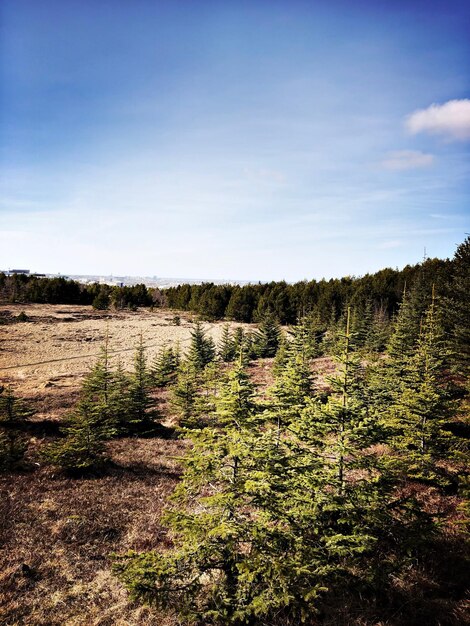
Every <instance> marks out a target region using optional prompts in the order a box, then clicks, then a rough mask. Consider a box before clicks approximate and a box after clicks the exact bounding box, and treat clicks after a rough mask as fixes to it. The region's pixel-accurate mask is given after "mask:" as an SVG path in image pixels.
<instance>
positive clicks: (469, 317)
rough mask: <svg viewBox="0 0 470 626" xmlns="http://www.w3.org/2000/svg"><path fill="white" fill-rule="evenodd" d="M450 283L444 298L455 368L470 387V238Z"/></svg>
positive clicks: (459, 250)
mask: <svg viewBox="0 0 470 626" xmlns="http://www.w3.org/2000/svg"><path fill="white" fill-rule="evenodd" d="M451 271H452V274H451V281H450V285H449V289H448V295H447V298H446V299H445V306H446V317H447V322H448V326H449V327H450V335H451V340H452V353H453V355H452V362H453V366H454V368H455V369H456V370H457V372H459V373H460V374H461V375H462V376H463V377H465V378H466V381H467V386H469V385H470V237H467V238H466V239H465V241H464V242H463V243H462V244H460V246H459V247H458V248H457V250H456V252H455V256H454V259H453V261H452V270H451Z"/></svg>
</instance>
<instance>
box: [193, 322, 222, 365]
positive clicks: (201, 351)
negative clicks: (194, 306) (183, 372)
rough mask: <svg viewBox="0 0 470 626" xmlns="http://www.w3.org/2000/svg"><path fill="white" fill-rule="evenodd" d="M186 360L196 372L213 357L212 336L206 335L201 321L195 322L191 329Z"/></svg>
mask: <svg viewBox="0 0 470 626" xmlns="http://www.w3.org/2000/svg"><path fill="white" fill-rule="evenodd" d="M187 359H188V362H189V363H190V365H191V367H193V368H194V369H195V370H196V371H197V372H200V371H202V370H203V369H204V368H205V366H206V365H207V364H208V363H210V362H211V361H213V360H214V359H215V346H214V341H213V339H212V337H207V336H206V333H205V330H204V328H203V326H202V324H201V322H196V323H195V325H194V328H193V329H192V330H191V345H190V346H189V352H188V357H187Z"/></svg>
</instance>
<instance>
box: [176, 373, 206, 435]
mask: <svg viewBox="0 0 470 626" xmlns="http://www.w3.org/2000/svg"><path fill="white" fill-rule="evenodd" d="M197 390H198V376H197V372H196V370H195V369H194V367H192V365H191V364H190V363H189V362H188V361H183V362H182V363H180V366H179V369H178V374H177V376H176V382H175V384H174V386H173V387H172V390H171V404H172V406H173V408H174V410H175V411H176V414H177V416H178V418H179V424H180V426H183V427H193V426H197V425H198V424H199V422H198V420H197V419H196V417H195V416H194V407H195V403H196V398H197Z"/></svg>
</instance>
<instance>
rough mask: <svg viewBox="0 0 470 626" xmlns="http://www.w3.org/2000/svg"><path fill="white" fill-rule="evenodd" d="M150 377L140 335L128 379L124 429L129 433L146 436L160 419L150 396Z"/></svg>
mask: <svg viewBox="0 0 470 626" xmlns="http://www.w3.org/2000/svg"><path fill="white" fill-rule="evenodd" d="M151 383H152V381H151V375H150V371H149V369H148V367H147V357H146V353H145V345H144V341H143V337H142V335H141V336H140V339H139V343H138V344H137V346H136V349H135V354H134V371H133V372H132V373H131V376H130V379H129V390H128V402H129V404H128V407H129V408H128V417H127V421H126V428H127V431H128V432H129V433H140V434H147V433H149V432H152V431H153V430H154V429H155V426H156V425H157V423H156V420H157V419H158V418H159V417H160V414H159V412H158V411H157V409H156V406H155V400H154V399H153V397H152V396H151V393H150V390H151Z"/></svg>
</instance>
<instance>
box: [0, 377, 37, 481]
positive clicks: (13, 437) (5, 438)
mask: <svg viewBox="0 0 470 626" xmlns="http://www.w3.org/2000/svg"><path fill="white" fill-rule="evenodd" d="M31 415H33V411H32V410H31V409H29V408H28V407H27V406H26V405H25V404H24V403H23V402H22V401H21V400H19V399H18V398H17V397H16V396H15V395H14V393H13V389H12V388H11V387H0V471H4V470H11V469H15V468H16V467H18V465H19V464H20V463H21V460H22V459H23V456H24V453H25V451H26V448H27V444H26V440H25V438H24V436H23V435H22V433H21V432H20V430H19V426H20V424H21V422H23V421H24V420H26V419H28V418H29V417H31Z"/></svg>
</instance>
